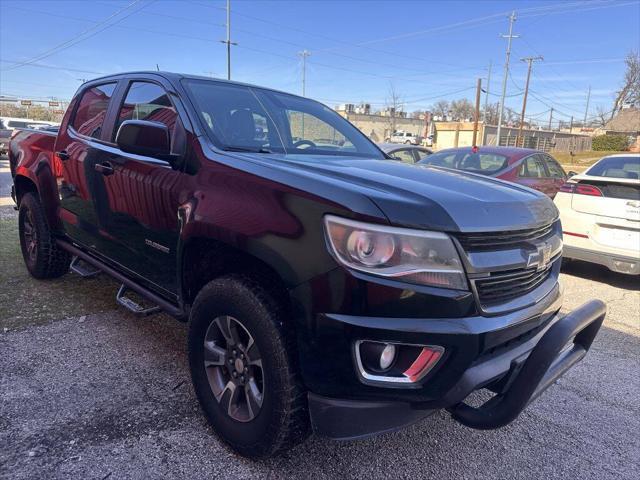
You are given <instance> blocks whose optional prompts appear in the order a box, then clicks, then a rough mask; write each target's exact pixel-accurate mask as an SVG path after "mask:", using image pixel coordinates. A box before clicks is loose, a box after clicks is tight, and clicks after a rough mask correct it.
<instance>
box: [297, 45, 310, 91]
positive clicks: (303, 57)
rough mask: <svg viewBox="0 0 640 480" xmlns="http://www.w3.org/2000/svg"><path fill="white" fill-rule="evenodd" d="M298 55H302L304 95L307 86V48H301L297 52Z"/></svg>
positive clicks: (308, 53)
mask: <svg viewBox="0 0 640 480" xmlns="http://www.w3.org/2000/svg"><path fill="white" fill-rule="evenodd" d="M298 55H300V56H301V57H302V96H303V97H304V96H305V93H306V87H307V57H308V56H309V55H311V52H310V51H309V50H303V51H301V52H298Z"/></svg>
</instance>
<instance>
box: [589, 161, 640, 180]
mask: <svg viewBox="0 0 640 480" xmlns="http://www.w3.org/2000/svg"><path fill="white" fill-rule="evenodd" d="M586 174H587V175H591V176H594V177H610V178H630V179H634V180H637V179H638V178H640V155H638V156H633V157H622V156H621V157H609V158H603V159H602V160H600V161H599V162H598V163H596V164H595V165H594V166H592V167H591V168H590V169H589V170H587V172H586Z"/></svg>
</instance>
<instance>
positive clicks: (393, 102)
mask: <svg viewBox="0 0 640 480" xmlns="http://www.w3.org/2000/svg"><path fill="white" fill-rule="evenodd" d="M385 109H386V110H387V114H388V116H389V130H390V134H392V133H393V132H395V131H396V119H397V117H398V113H399V112H400V111H402V98H401V97H400V94H399V93H398V92H397V91H396V88H395V85H394V84H393V82H389V90H388V91H387V98H386V100H385Z"/></svg>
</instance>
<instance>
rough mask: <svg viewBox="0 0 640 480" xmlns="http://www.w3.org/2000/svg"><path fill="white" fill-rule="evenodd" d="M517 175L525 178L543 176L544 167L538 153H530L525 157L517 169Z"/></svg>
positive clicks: (545, 173)
mask: <svg viewBox="0 0 640 480" xmlns="http://www.w3.org/2000/svg"><path fill="white" fill-rule="evenodd" d="M518 176H519V177H527V178H544V177H546V176H547V172H546V170H545V169H544V163H543V161H542V158H541V156H540V155H532V156H530V157H527V158H525V160H524V162H522V164H521V165H520V169H519V170H518Z"/></svg>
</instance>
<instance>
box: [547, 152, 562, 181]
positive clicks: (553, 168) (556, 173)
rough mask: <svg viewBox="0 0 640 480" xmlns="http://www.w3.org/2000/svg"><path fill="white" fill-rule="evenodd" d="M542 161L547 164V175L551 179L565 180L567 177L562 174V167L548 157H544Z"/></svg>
mask: <svg viewBox="0 0 640 480" xmlns="http://www.w3.org/2000/svg"><path fill="white" fill-rule="evenodd" d="M544 159H545V160H546V162H547V168H548V169H549V174H550V175H551V176H552V177H553V178H565V177H566V176H567V175H566V174H565V173H564V170H563V169H562V167H561V166H560V165H559V164H558V162H556V161H555V159H553V158H552V157H550V156H549V155H545V157H544Z"/></svg>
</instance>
